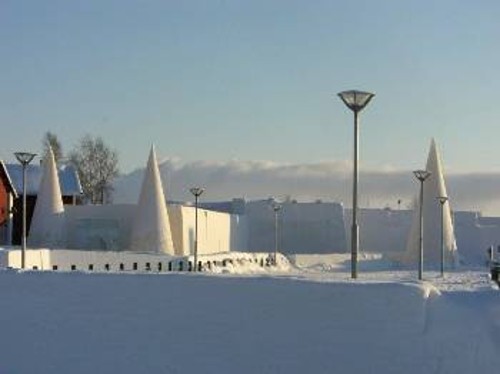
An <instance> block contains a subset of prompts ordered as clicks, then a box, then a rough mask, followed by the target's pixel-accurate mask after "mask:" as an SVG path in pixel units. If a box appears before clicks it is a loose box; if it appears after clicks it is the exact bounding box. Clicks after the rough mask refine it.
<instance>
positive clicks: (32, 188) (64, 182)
mask: <svg viewBox="0 0 500 374" xmlns="http://www.w3.org/2000/svg"><path fill="white" fill-rule="evenodd" d="M5 167H6V170H7V175H8V177H9V178H10V180H11V181H12V186H13V188H14V189H15V191H16V193H17V194H22V193H23V168H22V166H21V164H5ZM42 174H43V168H42V167H41V166H40V165H28V166H27V168H26V195H38V189H39V188H40V181H41V179H42ZM58 174H59V182H60V184H61V194H62V195H63V196H73V195H81V194H82V192H83V191H82V186H81V184H80V178H78V173H77V172H76V169H75V168H74V167H73V166H72V165H63V166H61V167H59V168H58Z"/></svg>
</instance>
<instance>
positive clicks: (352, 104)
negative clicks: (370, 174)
mask: <svg viewBox="0 0 500 374" xmlns="http://www.w3.org/2000/svg"><path fill="white" fill-rule="evenodd" d="M338 95H339V96H340V98H341V99H342V101H343V102H344V104H345V105H347V107H348V108H349V109H351V110H352V111H353V112H354V177H353V184H352V226H351V277H352V278H357V277H358V247H359V226H358V178H359V172H358V166H359V165H358V164H359V161H358V158H359V150H358V144H359V120H358V113H359V112H360V111H361V110H362V109H363V108H364V107H365V106H366V105H367V104H368V103H369V102H370V100H371V99H372V98H373V96H375V94H373V93H370V92H363V91H355V90H351V91H343V92H340V93H339V94H338Z"/></svg>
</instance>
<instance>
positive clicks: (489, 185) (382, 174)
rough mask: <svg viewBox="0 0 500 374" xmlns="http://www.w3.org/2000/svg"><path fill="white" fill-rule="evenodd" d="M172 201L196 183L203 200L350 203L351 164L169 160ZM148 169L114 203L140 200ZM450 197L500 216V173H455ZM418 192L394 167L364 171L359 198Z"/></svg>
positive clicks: (385, 199)
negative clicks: (291, 199) (292, 200)
mask: <svg viewBox="0 0 500 374" xmlns="http://www.w3.org/2000/svg"><path fill="white" fill-rule="evenodd" d="M160 170H161V174H162V179H163V182H164V188H165V191H166V194H167V197H168V199H169V200H181V201H183V200H191V199H192V196H190V194H189V192H188V190H189V188H190V187H192V186H193V185H200V186H203V187H205V188H206V193H205V194H204V199H205V200H208V201H217V200H229V199H232V198H233V197H246V198H248V199H258V198H267V197H269V196H276V197H278V198H284V197H285V196H291V197H292V198H295V199H297V200H315V199H323V200H335V201H341V202H344V204H345V206H347V207H348V206H350V204H351V178H352V164H351V163H350V162H348V161H332V162H326V161H325V162H318V163H313V164H290V163H276V162H271V161H238V160H231V161H223V162H221V161H217V162H216V161H194V162H182V161H181V160H179V159H167V160H165V161H163V162H162V163H161V165H160ZM142 175H143V170H136V171H134V172H132V173H130V174H127V175H124V176H122V177H120V178H119V179H118V180H117V182H116V184H115V187H116V193H115V201H116V202H117V203H121V202H128V203H133V202H135V201H136V200H137V198H138V194H139V190H140V184H141V182H142ZM446 179H447V186H448V193H449V195H450V200H451V202H452V206H453V208H454V209H457V210H458V209H460V210H462V209H464V210H482V211H483V212H484V213H485V214H496V213H497V212H498V213H499V214H500V188H498V187H499V186H500V174H495V173H491V174H490V173H476V174H452V175H448V176H447V178H446ZM417 191H418V184H417V182H416V181H415V179H414V178H413V174H412V172H411V171H404V170H403V171H401V170H400V171H395V170H393V169H391V168H383V167H381V168H380V169H377V170H375V169H368V170H366V169H364V170H363V169H362V170H361V174H360V186H359V194H360V195H359V199H360V205H361V206H363V207H366V206H371V207H385V206H390V207H393V208H396V207H397V201H398V200H399V199H401V200H402V206H403V207H405V206H408V205H409V204H410V202H411V201H412V199H413V196H415V195H416V193H417Z"/></svg>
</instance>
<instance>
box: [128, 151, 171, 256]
mask: <svg viewBox="0 0 500 374" xmlns="http://www.w3.org/2000/svg"><path fill="white" fill-rule="evenodd" d="M130 250H131V251H137V252H152V253H166V254H169V255H173V254H174V246H173V243H172V234H171V231H170V221H169V219H168V211H167V204H166V203H165V195H164V193H163V186H162V183H161V178H160V171H159V170H158V164H157V162H156V153H155V149H154V146H152V147H151V152H150V154H149V159H148V165H147V167H146V173H145V174H144V179H143V181H142V188H141V194H140V196H139V203H138V204H137V214H136V215H135V219H134V222H133V226H132V235H131V237H130Z"/></svg>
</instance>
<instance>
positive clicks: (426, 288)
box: [0, 270, 500, 374]
mask: <svg viewBox="0 0 500 374" xmlns="http://www.w3.org/2000/svg"><path fill="white" fill-rule="evenodd" d="M299 274H302V275H300V276H299ZM377 274H378V273H377V272H372V273H370V275H369V276H370V277H372V278H373V279H374V280H371V281H370V280H361V279H359V280H357V281H350V280H348V279H346V280H336V278H335V277H334V278H331V277H330V274H328V273H325V272H318V273H317V274H316V278H314V277H313V276H312V275H310V274H309V273H308V272H306V271H305V272H301V271H300V270H298V271H297V274H296V275H293V274H291V275H281V276H279V277H277V276H266V275H260V276H236V275H228V276H224V275H205V274H192V273H191V274H179V273H177V274H175V273H173V274H164V275H146V274H138V275H133V274H121V275H117V274H100V275H98V274H92V275H90V274H85V273H51V272H16V271H8V270H4V271H0V292H1V294H2V297H1V298H0V310H1V313H0V323H1V324H2V334H1V335H0V372H1V373H18V374H23V373H40V374H44V373H51V374H53V373H73V374H79V373H122V374H136V373H197V374H204V373H239V374H247V373H248V374H254V373H273V374H279V373H283V374H295V373H296V374H303V373H315V374H321V373H344V374H349V373H386V374H391V373H398V374H399V373H406V374H428V373H453V374H462V373H463V374H470V373H488V372H496V371H497V370H498V367H499V366H500V355H499V352H500V301H499V294H498V290H494V289H487V288H485V289H481V288H479V289H476V290H474V291H472V292H471V291H470V290H468V291H458V290H456V291H446V290H440V289H438V288H437V287H436V286H434V285H432V284H430V283H413V282H403V281H398V282H395V281H383V280H377V278H378V275H377ZM364 277H368V275H366V274H365V275H364ZM458 279H460V278H458Z"/></svg>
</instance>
